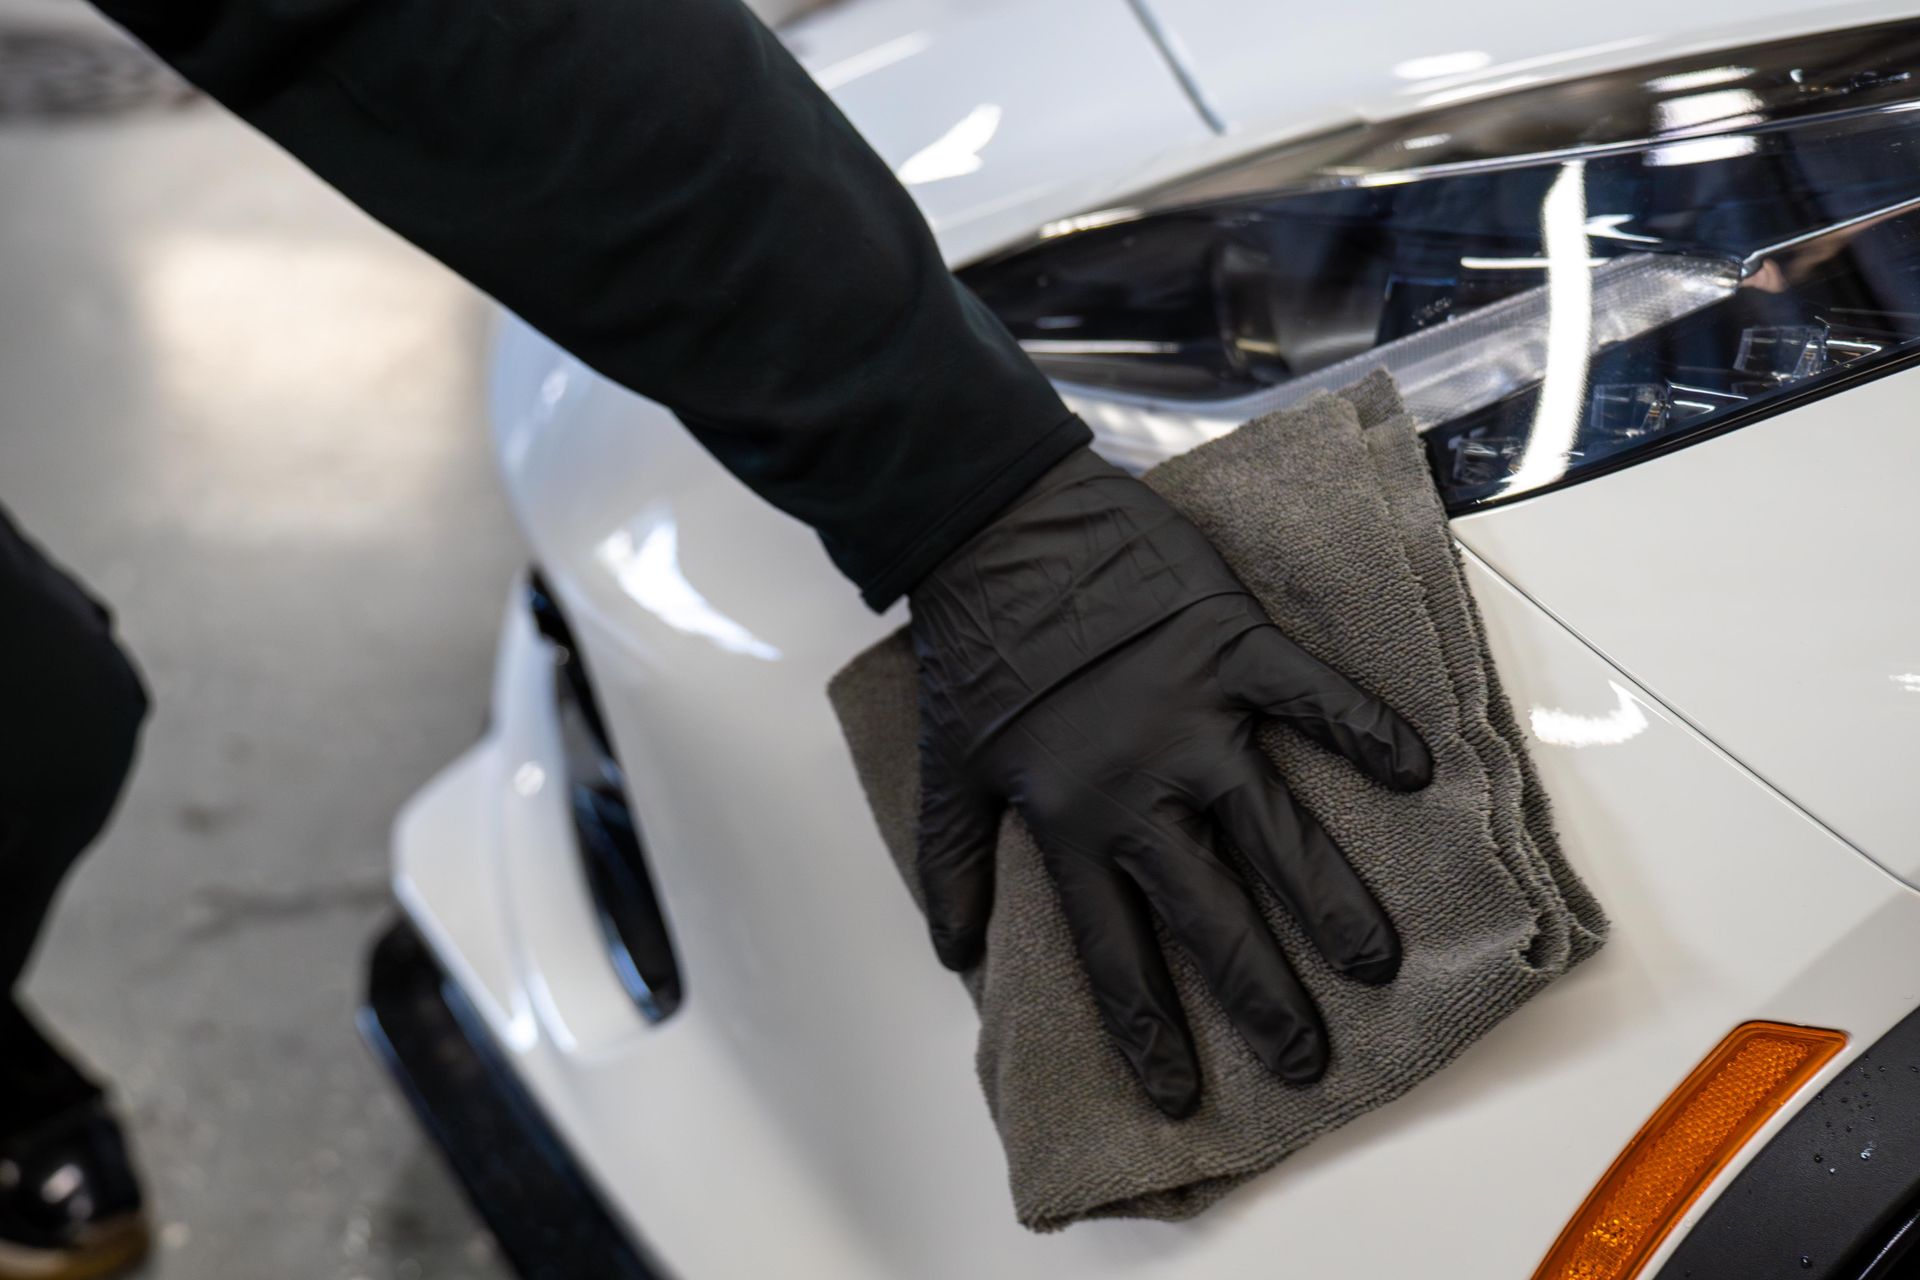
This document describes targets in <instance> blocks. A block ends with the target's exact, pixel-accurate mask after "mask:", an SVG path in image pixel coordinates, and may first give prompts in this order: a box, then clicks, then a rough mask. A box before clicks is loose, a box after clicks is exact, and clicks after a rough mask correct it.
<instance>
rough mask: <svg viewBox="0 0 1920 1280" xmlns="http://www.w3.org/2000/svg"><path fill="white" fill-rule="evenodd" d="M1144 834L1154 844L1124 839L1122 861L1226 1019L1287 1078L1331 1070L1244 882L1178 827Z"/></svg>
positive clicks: (1306, 1000) (1306, 1002) (1305, 1003)
mask: <svg viewBox="0 0 1920 1280" xmlns="http://www.w3.org/2000/svg"><path fill="white" fill-rule="evenodd" d="M1147 839H1148V840H1151V842H1152V844H1151V845H1146V844H1144V843H1143V842H1142V841H1141V840H1140V839H1139V838H1138V837H1137V836H1130V837H1129V838H1127V839H1126V840H1124V841H1123V842H1122V845H1121V847H1120V848H1119V849H1118V850H1117V853H1118V854H1119V861H1120V863H1121V866H1122V867H1123V868H1124V869H1125V870H1126V872H1127V874H1129V875H1130V876H1132V877H1133V879H1134V881H1135V882H1136V883H1137V884H1139V886H1140V887H1141V888H1142V889H1143V890H1145V891H1146V895H1147V900H1148V901H1149V902H1151V903H1152V904H1153V907H1154V909H1155V910H1156V911H1158V912H1159V913H1160V918H1161V919H1162V920H1164V921H1166V924H1167V929H1168V931H1169V932H1170V933H1172V934H1173V936H1174V938H1175V940H1176V941H1178V942H1179V943H1180V945H1181V946H1183V947H1185V948H1186V949H1187V952H1188V954H1190V955H1191V956H1192V957H1193V959H1194V962H1195V963H1196V964H1197V965H1198V966H1199V968H1200V974H1201V977H1203V978H1204V979H1205V980H1206V983H1207V986H1208V987H1209V988H1210V989H1211V990H1212V991H1213V994H1214V997H1215V998H1216V999H1217V1000H1219V1001H1220V1007H1221V1008H1222V1009H1224V1010H1225V1011H1226V1014H1227V1019H1228V1021H1230V1022H1232V1023H1233V1025H1234V1029H1235V1030H1237V1031H1239V1033H1240V1036H1241V1038H1242V1039H1244V1040H1245V1041H1246V1042H1247V1045H1248V1047H1249V1048H1251V1049H1252V1050H1253V1052H1254V1056H1255V1057H1257V1058H1259V1059H1260V1061H1261V1062H1262V1063H1264V1064H1265V1065H1266V1068H1267V1070H1269V1071H1271V1072H1273V1073H1274V1074H1275V1075H1277V1076H1279V1077H1280V1078H1281V1079H1282V1080H1285V1081H1287V1082H1288V1083H1289V1084H1311V1083H1313V1082H1314V1081H1315V1080H1318V1079H1319V1078H1320V1077H1321V1075H1322V1074H1323V1073H1324V1072H1325V1071H1326V1069H1327V1033H1326V1028H1325V1027H1324V1026H1323V1025H1322V1024H1321V1022H1320V1013H1319V1011H1318V1010H1317V1009H1315V1008H1314V1006H1313V1001H1312V999H1311V998H1310V997H1308V995H1307V993H1306V990H1305V989H1304V988H1303V987H1301V985H1300V980H1299V979H1298V978H1296V977H1295V976H1294V974H1293V969H1292V967H1291V966H1289V965H1288V964H1287V960H1286V957H1285V956H1283V955H1281V954H1280V944H1279V943H1278V942H1276V941H1275V940H1274V937H1273V934H1272V933H1270V932H1269V931H1268V929H1267V922H1266V920H1265V919H1263V918H1262V917H1261V915H1260V911H1259V909H1258V908H1257V907H1255V906H1254V905H1253V900H1252V899H1251V898H1249V897H1248V896H1247V891H1246V888H1245V886H1243V885H1242V884H1241V883H1240V881H1239V879H1238V878H1237V877H1236V876H1235V875H1234V874H1233V872H1232V871H1231V870H1229V869H1228V867H1227V865H1226V864H1225V863H1223V862H1221V861H1220V859H1219V857H1218V856H1217V855H1215V853H1214V852H1213V850H1211V849H1209V848H1207V847H1206V846H1205V845H1202V844H1201V843H1200V842H1199V841H1197V840H1195V839H1194V838H1193V837H1192V836H1191V835H1189V834H1188V833H1187V832H1185V831H1183V830H1180V829H1179V828H1177V827H1174V826H1171V825H1163V826H1157V827H1156V828H1155V829H1154V831H1153V833H1152V834H1151V835H1150V836H1148V837H1147ZM1156 846H1157V847H1156Z"/></svg>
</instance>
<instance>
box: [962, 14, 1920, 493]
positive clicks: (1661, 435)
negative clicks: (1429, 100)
mask: <svg viewBox="0 0 1920 1280" xmlns="http://www.w3.org/2000/svg"><path fill="white" fill-rule="evenodd" d="M1909 68H1920V23H1911V22H1909V23H1899V24H1890V25H1887V26H1881V27H1874V28H1865V29H1857V30H1853V31H1848V32H1843V33H1838V34H1832V35H1827V36H1821V37H1815V38H1808V39H1802V40H1797V41H1790V42H1783V43H1778V44H1772V45H1767V46H1761V47H1758V48H1752V49H1746V50H1737V51H1729V52H1721V53H1717V54H1713V55H1711V56H1706V57H1696V58H1692V59H1689V60H1685V61H1677V62H1671V63H1668V64H1665V65H1662V66H1658V67H1652V68H1642V69H1640V70H1638V71H1635V72H1631V73H1617V74H1614V75H1610V76H1606V77H1600V78H1595V79H1589V80H1584V81H1575V82H1570V83H1564V84H1556V85H1547V86H1541V87H1537V88H1532V89H1527V90H1524V91H1521V92H1518V93H1507V94H1504V95H1503V96H1500V97H1496V98H1485V99H1480V100H1472V101H1460V100H1457V97H1458V94H1457V93H1456V95H1455V98H1454V99H1449V98H1448V96H1447V91H1446V90H1445V89H1442V90H1439V91H1436V93H1435V94H1434V97H1435V98H1436V99H1438V101H1437V102H1436V103H1434V105H1433V107H1432V109H1431V110H1429V111H1427V112H1425V113H1422V114H1418V115H1415V116H1413V117H1411V118H1409V119H1407V120H1404V121H1398V122H1395V123H1393V124H1391V125H1381V126H1369V127H1366V128H1361V129H1356V130H1349V131H1345V132H1343V133H1340V134H1336V135H1331V136H1329V137H1326V138H1320V139H1312V140H1308V141H1307V142H1304V143H1295V144H1291V145H1290V146H1288V147H1285V148H1280V149H1276V150H1274V151H1270V152H1267V153H1264V154H1262V155H1259V156H1256V157H1253V158H1252V159H1250V160H1248V161H1245V162H1243V163H1241V164H1238V165H1236V166H1234V167H1233V168H1231V169H1228V170H1223V171H1221V172H1218V173H1212V174H1207V175H1204V176H1202V177H1200V178H1198V179H1194V180H1191V181H1189V182H1186V183H1183V184H1181V185H1179V186H1176V187H1172V188H1167V189H1163V190H1161V191H1159V192H1155V193H1152V194H1151V195H1149V196H1147V197H1144V198H1143V199H1141V200H1139V201H1136V202H1134V204H1133V205H1131V206H1129V207H1126V208H1119V209H1111V210H1106V211H1101V212H1096V213H1092V214H1088V215H1086V216H1083V217H1080V218H1075V219H1068V220H1066V221H1064V222H1062V223H1059V224H1055V225H1053V226H1050V227H1048V228H1046V229H1045V230H1044V231H1043V233H1042V235H1041V237H1040V238H1039V239H1038V240H1037V241H1036V242H1035V243H1033V244H1031V245H1028V246H1025V247H1023V248H1021V249H1018V250H1015V251H1013V252H1011V253H1008V254H1005V255H1002V256H1000V257H998V258H995V259H993V260H990V261H988V262H984V263H981V264H978V265H976V266H974V267H971V268H969V269H968V270H966V271H964V272H963V273H962V275H963V278H965V279H966V280H967V282H968V283H969V284H970V285H971V286H972V287H973V288H974V289H975V290H976V291H977V292H978V293H979V294H980V296H981V297H982V298H983V299H984V300H985V301H986V302H987V303H988V304H989V305H990V306H992V307H993V308H994V309H995V311H996V312H997V313H998V314H999V315H1000V317H1001V318H1002V319H1003V320H1004V321H1005V322H1006V323H1007V324H1008V326H1009V327H1010V328H1011V329H1012V330H1013V332H1014V334H1015V336H1016V337H1017V338H1019V339H1020V341H1021V342H1022V344H1023V345H1024V346H1025V347H1026V348H1027V349H1028V351H1029V352H1030V353H1031V354H1032V355H1033V356H1034V358H1035V360H1036V361H1037V362H1039V363H1040V365H1041V366H1042V367H1043V368H1044V369H1046V370H1047V372H1048V373H1049V374H1050V375H1052V376H1053V377H1054V378H1055V379H1056V381H1058V382H1059V383H1060V384H1061V385H1062V389H1063V391H1064V392H1065V393H1066V394H1067V396H1068V398H1069V400H1070V401H1072V402H1073V403H1074V404H1075V405H1076V407H1078V408H1080V409H1081V411H1082V413H1083V414H1085V415H1086V416H1088V417H1089V419H1090V420H1091V421H1092V422H1093V424H1094V426H1095V429H1096V431H1097V432H1099V433H1101V435H1102V436H1103V438H1104V439H1105V442H1106V443H1107V444H1108V445H1109V446H1110V448H1111V449H1112V451H1113V452H1115V453H1116V454H1119V455H1121V456H1122V457H1123V458H1124V457H1128V456H1130V457H1131V458H1132V460H1134V461H1137V462H1139V463H1141V464H1143V465H1144V464H1146V463H1150V462H1152V461H1154V460H1156V459H1157V457H1159V456H1164V455H1165V454H1166V453H1168V452H1171V451H1173V450H1175V449H1178V448H1183V447H1189V446H1191V445H1192V444H1194V443H1197V441H1198V439H1200V438H1204V437H1205V435H1207V434H1209V433H1211V432H1216V431H1220V430H1225V429H1227V428H1230V427H1231V426H1232V425H1234V424H1236V423H1238V422H1241V421H1244V420H1246V419H1247V418H1250V417H1253V416H1256V415H1258V414H1261V413H1264V412H1268V411H1270V410H1273V409H1277V408H1281V407H1284V406H1285V405H1287V404H1290V403H1292V402H1294V401H1296V400H1298V399H1301V398H1302V397H1304V396H1306V395H1308V394H1310V393H1312V392H1313V391H1315V390H1319V389H1323V388H1324V389H1331V388H1336V387H1339V386H1342V385H1344V384H1346V383H1349V382H1352V381H1354V380H1356V379H1358V378H1359V377H1361V376H1362V375H1363V374H1365V373H1366V372H1367V371H1368V370H1370V369H1373V368H1376V367H1385V368H1387V369H1388V370H1390V371H1391V372H1392V373H1393V374H1394V375H1395V377H1396V379H1397V380H1398V381H1399V383H1400V386H1401V390H1402V393H1403V395H1404V396H1405V397H1406V400H1407V403H1408V406H1409V408H1410V409H1411V411H1412V412H1413V414H1414V416H1415V417H1416V418H1417V419H1418V420H1419V422H1420V423H1421V425H1422V427H1423V428H1424V429H1425V430H1426V440H1427V445H1428V449H1429V453H1430V455H1431V457H1432V460H1433V464H1434V471H1435V475H1436V477H1437V479H1438V481H1439V484H1440V488H1441V492H1442V496H1443V497H1444V498H1445V500H1446V502H1447V505H1448V507H1449V509H1450V510H1453V511H1456V512H1457V511H1463V510H1469V509H1473V508H1476V507H1480V506H1484V505H1487V504H1490V503H1494V502H1498V501H1501V500H1504V499H1508V498H1513V497H1516V496H1519V495H1521V494H1525V493H1532V492H1538V491H1541V490H1543V489H1546V488H1549V487H1553V486H1556V485H1560V484H1565V483H1569V482H1571V481H1574V480H1578V479H1583V478H1586V477H1588V476H1591V475H1595V474H1598V473H1600V472H1602V471H1604V470H1608V469H1611V468H1613V467H1617V466H1620V465H1623V464H1625V463H1627V462H1630V461H1634V460H1637V459H1639V458H1643V457H1646V456H1649V455H1650V454H1651V453H1653V452H1656V451H1659V450H1662V449H1666V448H1669V447H1672V446H1675V445H1678V444H1681V443H1684V442H1688V441H1692V440H1697V439H1700V438H1702V437H1704V436H1705V435H1708V434H1711V433H1715V432H1718V431H1722V430H1725V429H1728V428H1730V427H1733V426H1736V425H1739V424H1741V423H1744V422H1749V421H1752V420H1753V419H1754V418H1755V417H1757V416H1761V415H1764V414H1767V413H1771V412H1776V411H1778V410H1779V409H1781V408H1784V407H1786V406H1787V405H1789V404H1792V403H1794V402H1796V401H1798V400H1800V399H1802V398H1804V397H1806V396H1808V395H1811V394H1819V393H1822V392H1824V391H1826V390H1829V389H1831V388H1833V387H1834V386H1837V385H1839V384H1840V383H1841V382H1842V381H1843V380H1845V379H1847V378H1850V377H1856V376H1862V375H1866V374H1870V373H1877V372H1884V371H1886V370H1889V369H1891V368H1895V367H1898V366H1899V365H1900V364H1901V363H1903V362H1904V361H1906V360H1908V359H1911V358H1913V357H1914V356H1916V355H1920V112H1916V110H1915V108H1917V107H1920V83H1912V82H1909V76H1910V70H1909ZM1509 87H1510V86H1509Z"/></svg>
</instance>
